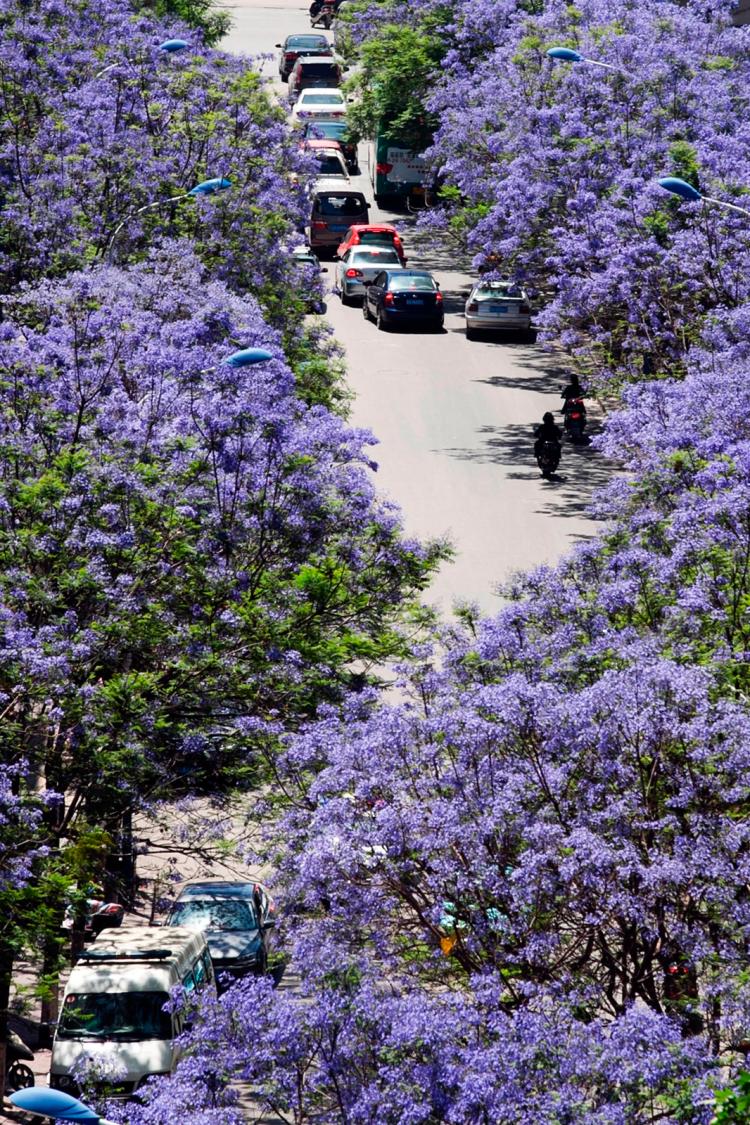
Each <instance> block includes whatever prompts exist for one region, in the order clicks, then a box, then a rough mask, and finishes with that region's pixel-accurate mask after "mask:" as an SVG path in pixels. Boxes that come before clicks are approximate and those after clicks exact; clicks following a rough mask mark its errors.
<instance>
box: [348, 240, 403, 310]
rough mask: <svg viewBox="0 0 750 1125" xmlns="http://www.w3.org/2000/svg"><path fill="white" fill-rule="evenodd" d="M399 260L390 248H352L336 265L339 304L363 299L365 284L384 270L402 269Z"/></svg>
mask: <svg viewBox="0 0 750 1125" xmlns="http://www.w3.org/2000/svg"><path fill="white" fill-rule="evenodd" d="M402 268H403V267H402V265H401V259H400V258H399V256H398V254H397V253H396V251H395V250H394V249H393V247H392V246H352V247H351V249H350V250H347V252H346V253H345V254H344V255H343V257H342V258H340V259H339V261H338V262H337V264H336V287H337V289H338V290H339V293H340V294H341V304H342V305H348V304H349V303H350V302H351V299H352V297H363V296H364V294H365V288H366V282H368V281H372V280H373V279H374V277H375V276H376V274H378V273H380V272H381V271H382V270H384V269H389V270H395V269H402Z"/></svg>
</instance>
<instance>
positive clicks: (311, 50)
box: [276, 35, 331, 82]
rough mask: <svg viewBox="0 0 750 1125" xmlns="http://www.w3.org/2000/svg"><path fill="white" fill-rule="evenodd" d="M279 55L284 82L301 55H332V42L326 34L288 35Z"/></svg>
mask: <svg viewBox="0 0 750 1125" xmlns="http://www.w3.org/2000/svg"><path fill="white" fill-rule="evenodd" d="M276 46H277V47H280V48H281V54H280V55H279V76H280V78H281V81H282V82H286V80H287V79H288V77H289V75H290V73H291V70H292V67H293V66H294V64H295V63H296V61H297V59H298V58H299V57H300V55H330V53H331V44H330V43H329V42H328V40H327V39H326V37H325V35H287V37H286V39H285V40H284V42H283V43H277V44H276Z"/></svg>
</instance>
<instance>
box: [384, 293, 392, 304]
mask: <svg viewBox="0 0 750 1125" xmlns="http://www.w3.org/2000/svg"><path fill="white" fill-rule="evenodd" d="M383 304H384V305H392V304H393V294H392V293H386V295H385V297H383Z"/></svg>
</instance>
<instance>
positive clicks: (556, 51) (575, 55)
mask: <svg viewBox="0 0 750 1125" xmlns="http://www.w3.org/2000/svg"><path fill="white" fill-rule="evenodd" d="M547 57H548V58H550V59H555V60H556V61H557V62H570V63H588V65H589V66H600V67H603V69H604V70H614V71H616V73H617V74H627V76H628V78H633V77H634V75H633V74H632V73H631V72H630V71H629V70H625V69H624V68H623V67H621V66H614V65H613V64H612V63H605V62H600V61H599V59H590V58H589V57H588V56H587V55H582V54H581V52H580V51H574V50H573V48H572V47H550V48H549V50H548V51H547Z"/></svg>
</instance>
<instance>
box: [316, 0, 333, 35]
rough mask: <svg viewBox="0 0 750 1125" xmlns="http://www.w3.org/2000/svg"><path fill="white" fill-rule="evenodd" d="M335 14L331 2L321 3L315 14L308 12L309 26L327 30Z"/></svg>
mask: <svg viewBox="0 0 750 1125" xmlns="http://www.w3.org/2000/svg"><path fill="white" fill-rule="evenodd" d="M335 14H336V11H335V8H334V6H333V4H322V5H321V7H320V8H319V9H318V11H317V12H316V13H315V15H313V14H312V12H311V13H310V27H322V28H323V29H324V31H328V29H329V28H330V26H331V24H332V23H333V17H334V15H335Z"/></svg>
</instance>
